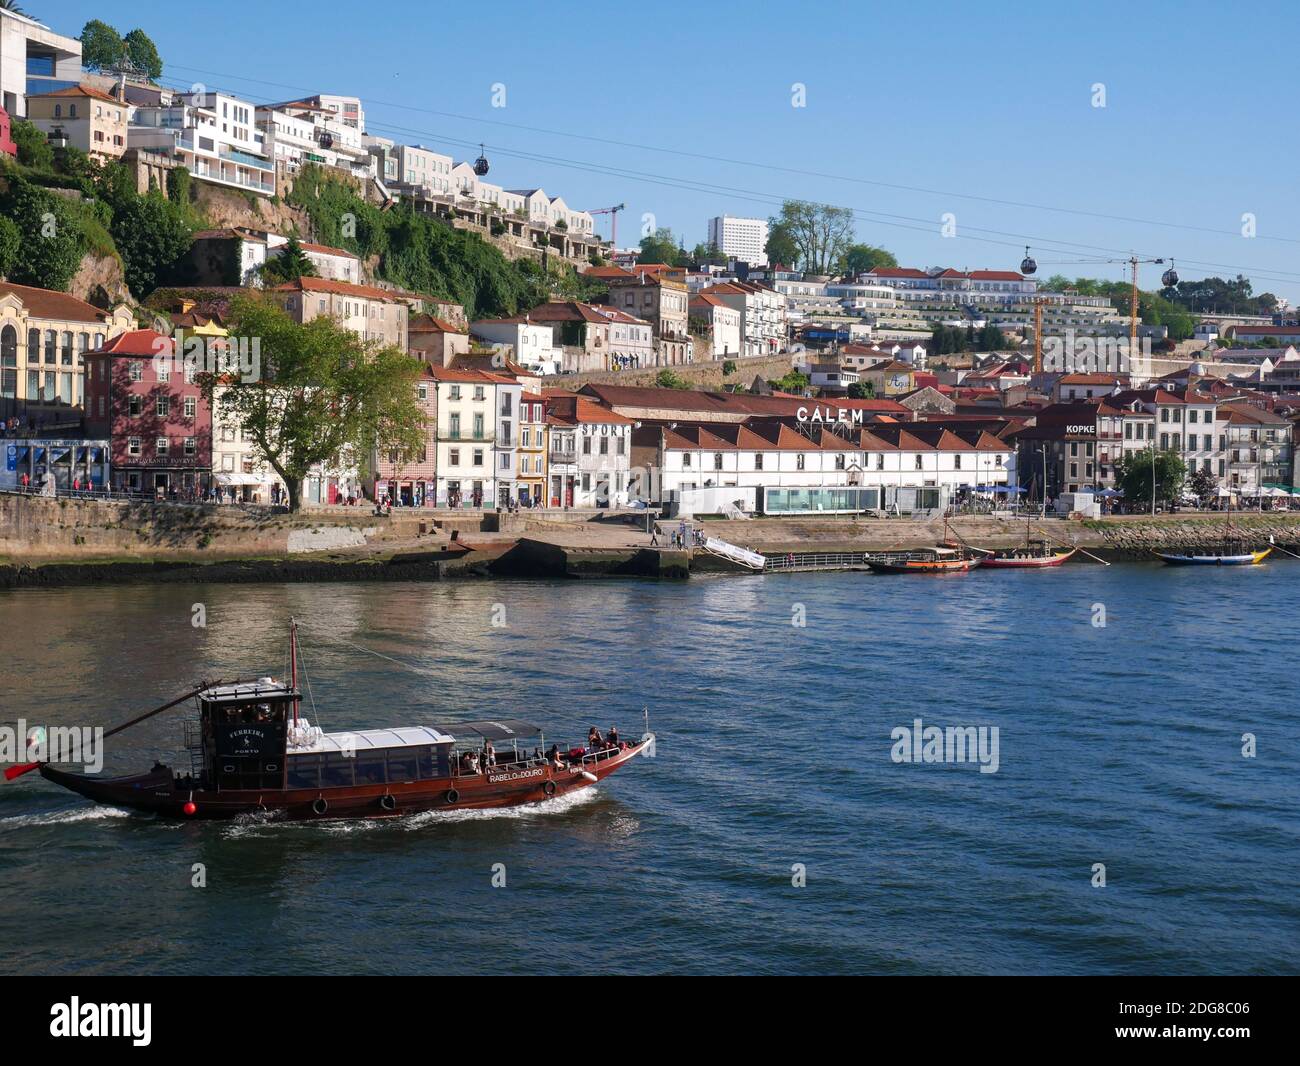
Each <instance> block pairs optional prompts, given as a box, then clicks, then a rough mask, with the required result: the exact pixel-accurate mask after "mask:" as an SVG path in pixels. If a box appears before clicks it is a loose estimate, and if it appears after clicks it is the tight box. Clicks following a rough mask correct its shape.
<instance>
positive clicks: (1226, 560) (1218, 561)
mask: <svg viewBox="0 0 1300 1066" xmlns="http://www.w3.org/2000/svg"><path fill="white" fill-rule="evenodd" d="M1272 550H1273V549H1272V548H1260V549H1257V550H1252V551H1244V552H1243V551H1235V550H1233V549H1230V548H1225V549H1224V550H1223V551H1217V552H1156V553H1155V554H1156V555H1157V556H1159V557H1160V558H1161V559H1163V560H1164V561H1165V562H1166V563H1168V564H1169V565H1170V566H1256V565H1258V564H1259V563H1262V562H1263V561H1264V559H1265V558H1267V556H1268V554H1269V552H1271V551H1272Z"/></svg>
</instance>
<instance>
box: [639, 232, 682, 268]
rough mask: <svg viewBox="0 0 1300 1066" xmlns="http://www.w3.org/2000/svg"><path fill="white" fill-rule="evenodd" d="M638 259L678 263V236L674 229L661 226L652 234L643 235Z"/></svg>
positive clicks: (651, 261)
mask: <svg viewBox="0 0 1300 1066" xmlns="http://www.w3.org/2000/svg"><path fill="white" fill-rule="evenodd" d="M638 260H639V261H640V262H642V263H669V264H672V263H676V262H677V238H676V237H674V236H673V231H672V230H670V229H668V228H667V227H665V226H661V227H659V229H657V230H655V231H654V233H653V234H652V235H651V236H649V237H642V238H641V254H640V256H638Z"/></svg>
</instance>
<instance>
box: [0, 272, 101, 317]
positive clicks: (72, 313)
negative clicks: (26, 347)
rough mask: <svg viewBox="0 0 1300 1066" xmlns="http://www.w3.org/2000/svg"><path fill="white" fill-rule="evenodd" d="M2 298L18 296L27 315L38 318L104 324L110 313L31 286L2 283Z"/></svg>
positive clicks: (60, 294) (66, 296)
mask: <svg viewBox="0 0 1300 1066" xmlns="http://www.w3.org/2000/svg"><path fill="white" fill-rule="evenodd" d="M0 296H16V297H17V298H18V299H19V300H21V301H22V302H23V306H24V307H25V308H27V313H28V314H30V315H33V316H35V317H36V318H61V319H67V320H68V321H71V322H103V321H106V320H107V318H108V313H107V312H105V311H101V310H100V309H99V308H98V307H95V306H93V305H92V304H88V303H86V301H85V300H78V299H77V298H76V297H75V296H70V295H68V293H66V292H55V291H54V290H53V289H37V288H33V287H32V286H30V285H14V284H12V283H11V282H7V281H0Z"/></svg>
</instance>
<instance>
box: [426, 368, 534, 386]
mask: <svg viewBox="0 0 1300 1066" xmlns="http://www.w3.org/2000/svg"><path fill="white" fill-rule="evenodd" d="M429 377H431V378H434V379H436V380H437V381H450V382H456V383H460V384H466V385H517V384H519V383H518V382H517V381H515V379H514V378H510V377H506V376H505V375H504V374H489V373H488V372H487V371H486V370H474V369H471V368H468V367H454V366H430V367H429Z"/></svg>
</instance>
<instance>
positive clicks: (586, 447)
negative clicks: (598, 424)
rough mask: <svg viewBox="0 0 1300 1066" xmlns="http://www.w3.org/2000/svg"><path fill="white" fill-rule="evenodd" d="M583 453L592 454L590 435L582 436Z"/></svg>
mask: <svg viewBox="0 0 1300 1066" xmlns="http://www.w3.org/2000/svg"><path fill="white" fill-rule="evenodd" d="M582 454H583V455H590V454H591V438H590V437H583V438H582Z"/></svg>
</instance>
